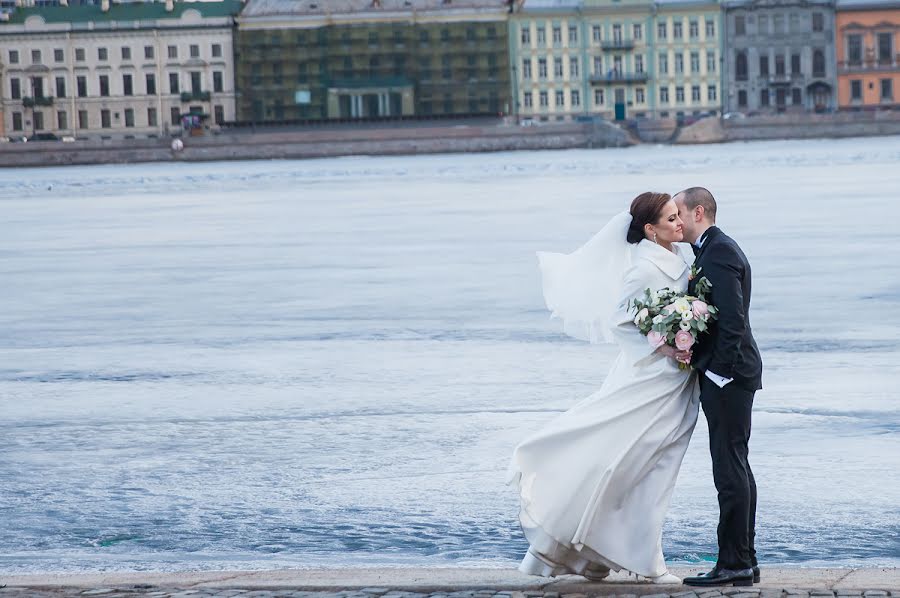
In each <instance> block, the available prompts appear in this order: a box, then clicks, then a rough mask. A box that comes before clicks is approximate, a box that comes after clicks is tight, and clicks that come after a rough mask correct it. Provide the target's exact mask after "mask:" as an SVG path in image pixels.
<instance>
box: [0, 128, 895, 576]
mask: <svg viewBox="0 0 900 598" xmlns="http://www.w3.org/2000/svg"><path fill="white" fill-rule="evenodd" d="M697 184H701V185H705V186H707V187H709V188H711V189H712V190H713V191H714V193H715V194H716V196H717V197H718V199H719V202H720V217H719V222H720V224H721V226H722V227H723V228H724V229H725V230H727V231H728V232H729V233H730V234H731V235H732V236H733V237H735V238H736V239H737V240H738V241H739V242H740V243H741V244H742V246H743V247H744V249H745V251H746V253H747V254H748V256H749V258H750V260H751V262H752V264H753V267H754V289H753V290H754V300H753V307H752V318H753V325H754V330H755V332H756V336H757V339H758V341H759V343H760V345H761V349H762V351H763V357H764V360H765V364H766V371H765V380H764V383H765V389H764V391H762V392H760V393H759V394H758V395H757V404H756V410H755V419H754V430H753V439H752V442H751V451H752V453H751V462H752V464H753V466H754V471H755V472H756V477H757V480H758V484H759V492H760V504H759V536H758V547H759V549H760V552H761V557H762V560H764V562H767V563H771V562H786V563H805V564H832V565H848V564H870V565H871V564H894V565H897V564H900V541H898V537H900V523H898V522H900V483H898V482H900V474H898V473H897V472H898V471H900V434H898V432H900V400H898V396H900V395H898V391H897V376H898V366H897V363H898V360H900V336H898V332H897V331H898V330H900V266H898V262H897V258H896V247H897V246H898V242H900V227H898V225H897V222H898V216H897V208H896V204H897V202H896V198H895V195H896V191H897V190H898V189H900V138H897V137H885V138H879V139H848V140H839V141H798V142H761V143H752V144H731V145H718V146H698V147H647V146H645V147H636V148H630V149H617V150H603V151H560V152H524V153H503V154H479V155H449V156H419V157H383V158H363V157H360V158H344V159H330V160H315V161H304V162H295V161H281V162H278V161H276V162H230V163H210V164H152V165H130V166H106V167H70V168H47V169H36V170H22V169H16V170H5V171H2V172H0V213H2V218H0V237H2V239H3V243H2V246H0V280H2V285H3V287H2V288H3V291H2V293H0V406H2V409H0V521H2V522H3V525H2V530H3V533H2V534H0V555H2V556H0V571H2V572H14V571H15V572H22V571H46V570H103V569H125V568H128V569H184V568H191V569H209V568H225V567H233V568H234V567H239V568H257V567H282V566H284V567H287V566H292V567H296V566H322V565H326V566H338V565H344V564H428V565H452V564H462V563H464V564H476V565H484V566H508V565H511V564H512V563H514V562H515V561H517V560H518V559H519V558H520V556H521V553H522V551H523V550H524V548H525V544H524V541H523V539H522V537H521V533H520V531H519V529H518V525H517V523H516V513H517V499H516V495H515V492H514V491H513V490H512V489H510V488H507V487H505V486H504V485H503V482H504V475H503V474H504V472H505V468H506V465H507V460H508V458H509V454H510V451H511V449H512V447H513V446H514V445H515V443H516V442H517V441H518V440H519V439H521V438H522V437H523V436H524V435H526V434H528V433H529V432H530V431H531V430H533V429H535V428H537V427H539V426H540V425H541V423H542V422H543V421H545V420H546V419H548V418H551V417H553V416H554V414H555V413H557V412H559V411H561V410H564V409H566V408H567V407H568V406H569V405H571V404H573V403H574V402H576V401H577V400H579V399H580V398H582V397H584V396H586V395H587V394H589V393H590V392H592V391H593V390H594V389H596V388H597V386H598V385H599V384H600V383H601V382H602V380H603V376H604V373H605V371H606V368H607V364H608V363H609V360H610V359H611V357H612V356H613V352H614V349H613V348H611V347H606V346H597V347H591V346H588V345H585V344H583V343H579V342H577V341H574V340H571V339H568V338H567V337H564V336H563V335H562V334H561V333H560V327H559V325H558V323H557V322H554V321H551V320H549V318H548V314H547V312H546V310H545V309H544V306H543V302H542V298H541V296H540V290H539V280H538V272H537V268H536V260H535V256H534V252H535V251H536V250H551V251H570V250H572V249H574V248H575V247H577V246H578V245H580V244H581V243H582V242H583V241H585V240H586V239H587V238H589V237H590V236H591V235H592V234H593V232H595V231H596V230H597V228H598V227H600V226H601V225H602V224H603V223H604V222H605V221H606V220H607V219H608V218H609V217H610V216H612V215H613V214H615V213H616V212H618V211H620V210H622V209H625V208H626V207H627V205H628V203H629V201H630V199H631V198H632V197H634V196H635V195H636V194H637V193H639V192H641V191H644V190H651V189H652V190H665V191H670V192H673V191H676V190H678V189H681V188H684V187H686V186H692V185H697ZM709 469H710V465H709V457H708V455H707V452H706V429H705V427H704V424H703V423H702V418H701V424H700V425H699V426H698V428H697V430H696V432H695V437H694V441H693V443H692V446H691V449H690V450H689V452H688V455H687V458H686V461H685V464H684V468H683V471H682V476H681V479H680V482H679V485H678V488H677V490H676V493H675V496H674V499H673V505H672V509H671V514H670V517H669V520H668V523H667V527H666V533H665V538H664V548H665V551H666V554H667V555H668V557H669V558H670V559H671V560H672V561H689V562H697V561H699V560H706V559H710V558H712V553H713V551H714V546H715V517H716V506H715V496H714V491H713V488H712V480H711V474H710V471H709Z"/></svg>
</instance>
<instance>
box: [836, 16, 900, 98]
mask: <svg viewBox="0 0 900 598" xmlns="http://www.w3.org/2000/svg"><path fill="white" fill-rule="evenodd" d="M835 25H836V30H837V40H836V51H837V60H838V104H839V106H840V108H841V109H842V110H844V109H849V110H860V109H864V108H865V109H876V108H890V107H892V108H898V107H900V99H898V98H900V2H898V1H896V0H892V1H890V2H872V1H871V0H870V1H867V2H853V1H847V0H845V1H844V2H839V3H838V5H837V8H836V15H835Z"/></svg>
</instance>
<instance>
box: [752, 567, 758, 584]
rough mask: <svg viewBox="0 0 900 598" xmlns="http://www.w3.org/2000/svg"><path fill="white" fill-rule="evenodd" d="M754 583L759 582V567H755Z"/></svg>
mask: <svg viewBox="0 0 900 598" xmlns="http://www.w3.org/2000/svg"><path fill="white" fill-rule="evenodd" d="M753 583H759V567H753Z"/></svg>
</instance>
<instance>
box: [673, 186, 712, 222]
mask: <svg viewBox="0 0 900 598" xmlns="http://www.w3.org/2000/svg"><path fill="white" fill-rule="evenodd" d="M679 195H682V196H683V197H684V205H685V206H687V209H689V210H693V209H694V208H696V207H697V206H703V213H704V214H706V217H707V218H709V221H710V222H715V221H716V198H715V197H713V195H712V193H710V192H709V189H706V188H704V187H690V188H688V189H685V190H684V191H682V192H681V193H679Z"/></svg>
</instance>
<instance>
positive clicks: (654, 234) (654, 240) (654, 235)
mask: <svg viewBox="0 0 900 598" xmlns="http://www.w3.org/2000/svg"><path fill="white" fill-rule="evenodd" d="M653 242H654V243H656V244H657V245H659V243H657V241H656V233H653Z"/></svg>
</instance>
